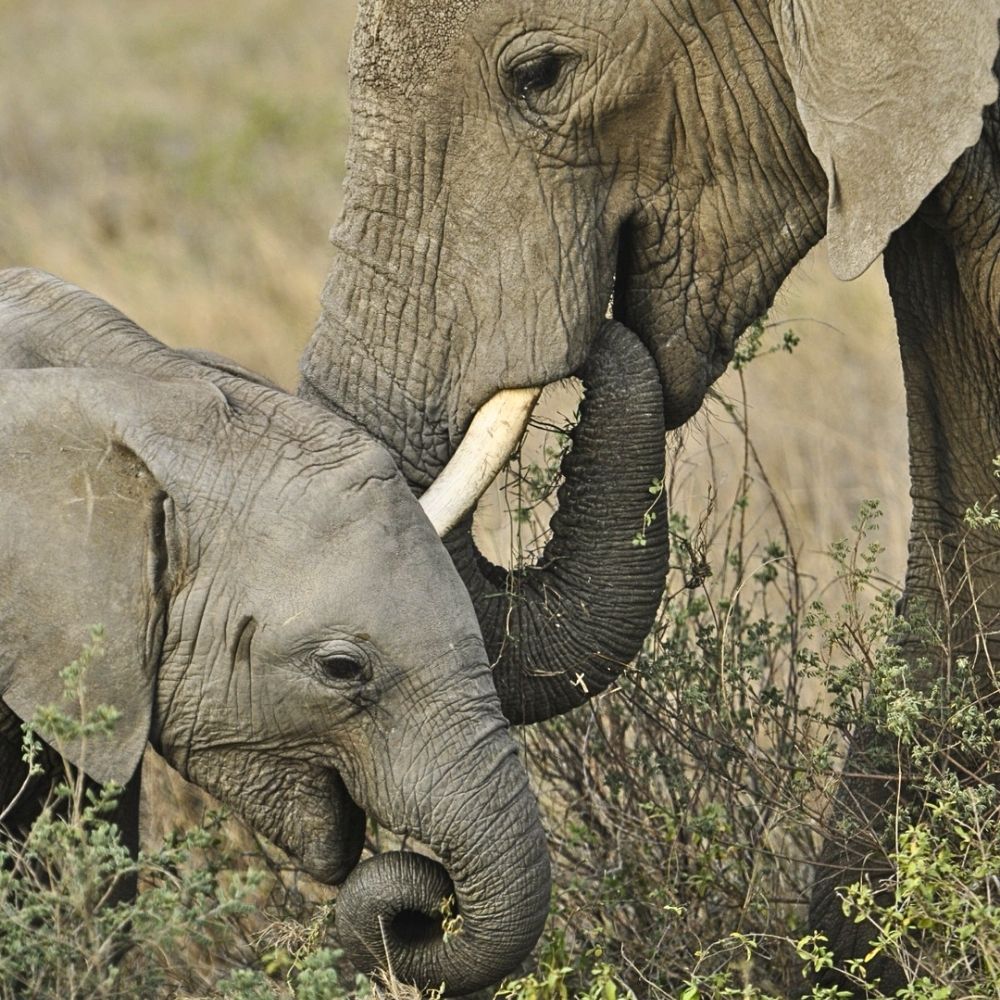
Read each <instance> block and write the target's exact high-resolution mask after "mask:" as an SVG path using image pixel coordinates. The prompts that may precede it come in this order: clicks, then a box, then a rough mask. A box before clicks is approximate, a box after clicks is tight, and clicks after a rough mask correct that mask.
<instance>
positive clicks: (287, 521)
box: [0, 272, 549, 992]
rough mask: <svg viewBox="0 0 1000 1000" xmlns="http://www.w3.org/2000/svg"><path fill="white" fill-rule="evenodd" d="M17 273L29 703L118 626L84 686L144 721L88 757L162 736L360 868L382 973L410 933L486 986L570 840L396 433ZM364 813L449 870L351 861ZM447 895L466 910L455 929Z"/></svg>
mask: <svg viewBox="0 0 1000 1000" xmlns="http://www.w3.org/2000/svg"><path fill="white" fill-rule="evenodd" d="M0 284H2V286H3V294H2V295H0V404H2V405H0V467H2V468H3V470H4V471H3V476H2V478H0V580H2V585H0V697H2V699H3V701H4V702H5V703H6V705H7V706H8V707H9V709H10V710H12V711H13V712H14V713H16V715H18V716H20V717H21V718H30V717H31V716H32V714H33V713H34V711H35V709H36V708H37V707H38V706H40V705H48V704H53V703H59V702H60V700H61V697H62V694H63V692H62V681H61V680H60V677H59V673H58V672H59V669H60V668H61V667H62V666H63V665H65V664H67V663H69V662H70V661H71V660H72V659H74V657H75V655H76V653H77V652H78V649H79V646H80V644H81V639H82V638H84V637H85V634H86V633H85V630H86V627H87V626H88V625H89V624H91V623H101V624H103V626H104V628H105V631H106V637H107V638H106V645H105V654H104V657H103V659H101V660H100V661H98V662H97V663H96V664H94V665H93V666H92V668H91V671H90V673H89V674H88V675H87V676H86V678H85V700H86V704H87V705H90V706H93V705H96V704H101V703H104V704H110V705H113V706H115V707H116V708H117V709H118V710H119V711H120V713H121V716H120V718H119V719H118V722H117V724H116V727H115V730H114V733H113V735H112V737H110V738H106V739H99V738H97V737H95V738H93V739H90V740H88V741H87V742H86V743H79V742H78V743H75V744H71V745H70V746H69V747H68V755H69V757H70V758H71V759H72V760H74V762H75V763H76V764H78V765H79V766H80V767H81V768H82V769H83V770H84V771H85V772H86V773H88V774H89V775H90V776H91V777H93V778H95V779H97V780H100V781H107V780H109V779H114V780H116V781H118V782H121V783H124V782H126V781H127V780H129V778H130V776H131V775H132V773H133V771H134V769H135V768H136V766H137V763H138V761H139V757H140V755H141V753H142V750H143V747H144V745H145V743H146V741H147V738H148V739H149V740H150V741H151V742H152V744H153V746H154V747H155V749H157V750H158V751H159V752H160V753H161V754H162V755H163V756H164V757H165V758H166V759H167V760H168V761H169V762H170V763H171V764H172V765H173V766H174V767H176V768H177V769H178V770H179V771H180V772H181V774H183V775H184V776H185V777H187V778H188V779H190V780H191V781H193V782H195V783H196V784H198V785H200V786H201V787H203V788H205V789H206V790H208V791H209V792H211V793H213V794H214V795H216V796H218V797H219V798H220V799H221V800H222V801H223V802H226V803H228V804H229V805H231V806H232V807H233V808H235V809H236V810H237V811H238V812H240V813H241V814H242V815H243V816H244V817H246V819H247V820H248V821H249V822H250V823H251V824H252V825H253V826H254V827H255V828H256V829H258V830H259V831H261V832H262V833H264V834H265V835H267V836H268V837H270V838H272V839H273V840H274V841H275V842H277V843H278V844H279V845H281V846H282V847H284V848H285V849H286V850H288V851H289V852H290V853H291V854H292V855H293V856H295V857H296V858H298V859H299V860H300V862H301V863H302V865H303V867H304V868H305V869H306V870H307V871H309V872H310V873H311V874H312V875H314V876H315V877H316V878H318V879H321V880H323V881H326V882H331V883H338V882H341V881H343V880H344V879H345V878H347V886H346V887H345V895H344V899H343V901H342V902H341V903H340V906H339V914H338V920H339V922H340V924H341V926H342V927H343V928H345V936H346V929H351V931H352V935H351V936H350V941H352V942H354V944H353V954H354V956H355V957H356V959H357V960H358V961H359V962H360V963H361V964H362V965H363V966H364V967H366V968H368V967H371V966H372V965H373V964H377V963H379V962H382V963H384V962H385V960H386V952H388V960H389V961H390V962H391V964H392V967H393V968H394V969H395V971H396V973H397V974H398V975H400V976H401V977H403V978H406V979H411V980H413V981H416V982H420V983H426V984H433V985H437V984H439V983H440V982H446V983H447V984H448V987H449V989H450V990H452V991H455V992H464V991H468V990H471V989H474V988H477V987H478V986H481V985H483V984H485V983H488V982H493V981H495V980H496V979H497V978H499V977H500V976H502V975H503V974H504V973H506V972H507V971H509V970H510V969H511V968H512V967H513V966H516V964H517V963H518V962H519V961H520V960H521V959H522V958H523V957H524V956H525V954H526V953H527V952H528V951H529V950H530V948H531V946H532V945H533V944H534V941H535V939H536V938H537V936H538V934H539V933H540V931H541V927H542V924H543V923H544V920H545V916H546V913H547V909H548V894H549V869H548V858H547V852H546V845H545V837H544V833H543V830H542V828H541V825H540V821H539V817H538V813H537V807H536V803H535V801H534V798H533V795H532V793H531V791H530V789H529V788H528V784H527V778H526V774H525V772H524V769H523V767H522V766H521V764H520V763H519V761H518V758H517V752H516V746H515V744H514V742H513V740H512V739H511V737H510V735H509V733H508V729H507V722H506V720H505V719H504V718H503V715H502V714H501V711H500V706H499V703H498V698H497V695H496V692H495V689H494V686H493V682H492V678H491V675H490V670H489V665H488V662H487V659H486V654H485V650H484V647H483V644H482V639H481V636H480V634H479V630H478V627H477V623H476V618H475V614H474V611H473V608H472V605H471V603H470V600H469V597H468V594H467V592H466V589H465V587H464V586H463V584H462V581H461V580H460V578H459V577H458V575H457V573H456V572H455V569H454V567H453V566H452V564H451V561H450V559H449V557H448V554H447V552H446V551H445V549H444V548H443V546H442V545H441V543H440V541H439V539H438V537H437V535H436V533H435V531H434V529H433V527H432V526H431V524H430V523H429V522H428V520H427V518H426V516H425V515H424V514H423V512H422V511H421V509H420V508H419V505H418V504H417V502H416V500H414V498H413V496H412V493H411V492H410V490H409V488H408V487H407V484H406V483H405V481H404V480H403V478H402V477H401V476H400V474H399V473H398V471H397V469H396V467H395V465H394V463H393V462H392V459H391V457H390V456H389V455H388V453H387V452H386V451H385V450H384V449H383V448H382V447H381V446H380V445H378V444H376V443H375V442H373V441H372V440H371V439H370V438H369V437H368V436H367V435H366V434H364V433H363V432H362V431H360V430H359V429H358V428H357V427H356V426H354V425H352V424H350V423H348V422H347V421H345V420H343V419H342V418H340V417H338V416H335V415H334V414H331V413H329V412H327V411H324V410H321V409H320V408H318V407H316V406H314V405H312V404H310V403H307V402H305V401H303V400H300V399H297V398H296V397H294V396H289V395H287V394H285V393H282V392H280V391H279V390H276V389H273V388H271V387H268V386H266V385H261V384H257V383H255V382H252V381H248V380H246V379H244V378H241V377H239V376H237V375H233V374H229V373H227V372H224V371H220V370H218V369H215V368H210V367H207V366H205V365H201V364H199V363H197V362H195V361H192V360H191V359H189V358H185V357H183V356H181V355H180V354H179V353H177V352H173V351H170V350H168V349H166V348H164V347H163V346H162V345H160V344H158V343H157V342H156V341H154V340H152V339H151V338H149V337H147V336H145V335H144V334H143V333H142V331H140V330H138V328H136V327H135V326H134V325H132V324H131V323H129V321H128V320H127V319H125V317H123V316H121V315H120V314H119V313H117V312H116V311H115V310H113V309H112V308H111V307H109V306H108V305H107V304H106V303H103V302H101V301H100V300H98V299H95V298H94V297H93V296H90V295H87V294H86V293H84V292H82V291H80V290H79V289H76V288H73V287H72V286H68V285H65V284H63V283H61V282H57V281H56V280H55V279H52V278H47V277H40V276H38V275H37V274H33V273H31V272H18V273H16V274H13V275H10V274H8V275H5V276H4V277H3V279H0ZM70 358H72V359H73V360H74V361H75V363H76V365H77V367H38V366H40V365H52V364H59V363H60V362H65V361H66V360H68V359H70ZM101 359H109V360H103V361H102V360H101ZM99 361H100V362H101V364H102V367H80V365H87V364H90V365H95V364H97V363H98V362H99ZM12 362H16V363H18V364H20V365H22V367H17V368H14V367H10V365H11V363H12ZM4 364H5V365H6V367H3V365H4ZM366 812H367V813H369V814H370V815H372V816H373V817H375V818H376V819H377V820H378V821H379V822H380V823H381V824H383V825H385V826H386V827H388V828H389V829H391V830H393V831H395V832H397V833H398V834H400V835H405V836H408V837H412V838H414V839H415V840H417V841H419V842H421V843H423V844H424V845H426V847H428V848H429V849H431V850H432V851H433V852H434V853H435V854H436V856H437V857H438V858H440V863H438V862H436V861H430V860H428V859H427V858H422V859H420V860H419V861H417V862H414V860H413V859H412V858H411V857H409V856H408V855H405V854H404V855H402V856H401V857H399V856H396V855H385V856H378V857H376V858H375V859H373V860H372V861H370V862H368V863H367V864H366V865H365V866H363V867H362V868H359V869H357V870H356V871H354V873H353V874H351V875H350V877H349V878H348V875H349V873H351V871H352V869H354V868H355V865H356V862H357V860H358V857H359V854H360V851H361V847H362V840H363V832H364V814H365V813H366ZM449 895H453V896H454V898H455V905H456V907H457V912H458V913H459V914H460V915H461V916H462V921H463V929H462V933H461V934H460V935H458V936H457V937H449V938H448V939H445V937H444V935H443V933H442V928H441V916H440V911H439V906H440V903H441V901H442V898H443V897H446V896H449ZM373 905H374V906H375V911H374V912H375V915H376V917H377V918H379V919H376V925H377V926H378V927H379V934H378V936H377V938H376V939H375V940H374V941H373V940H372V938H371V935H370V934H365V933H364V931H365V928H366V927H369V925H370V924H371V921H372V919H373V918H372V917H371V913H372V906H373ZM362 911H363V912H362ZM366 921H367V923H366ZM369 929H370V928H369ZM417 930H419V933H417Z"/></svg>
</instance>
